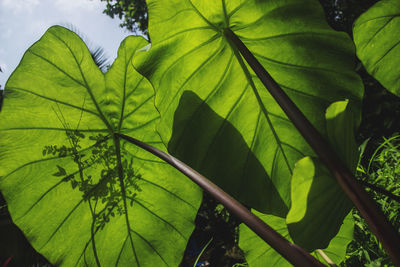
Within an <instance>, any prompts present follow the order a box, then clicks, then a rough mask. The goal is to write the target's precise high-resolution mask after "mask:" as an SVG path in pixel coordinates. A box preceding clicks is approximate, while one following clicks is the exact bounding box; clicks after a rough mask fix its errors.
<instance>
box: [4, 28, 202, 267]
mask: <svg viewBox="0 0 400 267" xmlns="http://www.w3.org/2000/svg"><path fill="white" fill-rule="evenodd" d="M146 44H147V42H146V41H145V40H144V39H143V38H139V37H137V38H135V37H128V38H127V39H125V40H124V41H123V42H122V44H121V46H120V48H119V51H118V58H117V59H116V61H115V62H114V64H113V65H112V66H111V68H110V69H109V71H108V72H107V73H106V74H103V73H102V72H101V71H100V70H99V69H98V68H97V66H96V65H95V63H94V62H93V60H92V57H91V55H90V53H89V51H88V49H87V47H86V46H85V44H84V43H83V42H82V40H81V39H80V38H79V37H78V36H77V35H76V34H74V33H72V32H71V31H69V30H67V29H65V28H62V27H59V26H55V27H52V28H50V29H49V30H48V31H47V32H46V33H45V34H44V35H43V37H42V38H41V39H40V40H39V41H38V42H36V43H35V44H34V45H33V46H32V47H30V48H29V49H28V51H27V52H26V53H25V55H24V57H23V59H22V61H21V63H20V64H19V66H18V67H17V69H16V70H15V71H14V73H13V74H12V75H11V77H10V79H9V80H8V82H7V84H6V87H5V92H6V96H5V99H4V106H3V110H2V112H1V113H0V132H1V137H0V176H1V179H0V189H1V192H2V194H3V195H4V196H5V198H6V201H7V204H8V208H9V210H10V213H11V216H12V219H13V221H14V223H15V224H17V226H18V227H19V228H21V230H22V231H23V232H24V234H25V235H26V237H27V238H28V240H29V241H30V242H31V244H32V245H33V247H34V248H35V249H36V250H37V251H39V252H40V253H41V254H43V255H44V256H45V257H46V258H48V259H49V261H50V262H51V263H53V264H55V265H60V266H177V265H178V264H179V262H180V261H181V258H182V255H183V251H184V249H185V247H186V243H187V240H188V238H189V236H190V234H191V232H192V230H193V228H194V224H193V220H194V217H195V215H196V212H197V208H198V206H199V203H200V199H201V193H200V192H199V191H200V190H198V189H197V187H196V186H195V185H194V184H193V183H192V182H190V181H189V180H188V179H186V178H185V177H183V176H182V175H180V174H179V173H178V172H177V171H175V170H174V169H173V168H172V167H170V166H169V165H167V164H165V163H164V162H161V161H160V160H159V159H157V158H155V157H154V156H152V155H150V154H148V153H147V152H145V151H142V150H140V149H138V148H137V147H135V146H133V145H131V144H128V143H125V141H123V140H119V139H118V138H117V137H115V136H114V133H116V132H121V133H124V134H127V135H130V136H132V137H135V138H137V139H140V140H142V141H144V142H147V143H149V144H152V145H154V146H156V147H158V148H160V149H164V150H165V148H164V146H163V144H162V143H161V141H160V139H159V137H158V135H157V134H156V132H155V123H156V121H157V120H158V113H157V112H156V110H155V108H154V106H153V89H152V88H151V86H150V84H149V83H148V82H147V80H146V79H144V78H143V77H142V76H141V75H139V74H138V73H137V72H136V71H135V70H134V68H133V66H132V65H131V59H132V57H133V55H134V52H135V51H136V50H138V49H139V48H141V47H143V46H145V45H146Z"/></svg>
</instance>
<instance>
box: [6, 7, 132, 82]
mask: <svg viewBox="0 0 400 267" xmlns="http://www.w3.org/2000/svg"><path fill="white" fill-rule="evenodd" d="M105 6H106V2H101V1H100V0H0V67H1V69H2V70H3V72H0V85H1V88H4V85H5V83H6V81H7V79H8V77H9V76H10V75H11V73H12V72H13V71H14V69H15V68H16V67H17V65H18V63H19V62H20V60H21V58H22V56H23V54H24V53H25V51H26V50H27V49H28V48H29V47H30V46H31V45H32V44H33V43H34V42H36V41H37V40H39V39H40V37H41V36H42V35H43V34H44V33H45V31H46V30H47V29H48V28H49V27H51V26H53V25H73V26H74V27H75V28H76V29H77V30H78V31H79V33H81V34H82V35H83V36H84V38H85V40H86V41H88V43H89V47H97V46H100V47H102V48H103V49H104V52H105V55H106V56H107V58H109V60H110V63H111V62H112V61H114V59H115V58H116V56H117V51H118V47H119V44H120V43H121V41H122V40H123V39H124V38H125V37H126V36H128V35H131V34H132V33H131V32H128V31H126V30H125V29H122V28H120V27H119V24H120V22H121V21H120V20H119V19H118V18H114V19H112V18H110V17H109V16H107V15H105V14H103V10H104V9H105Z"/></svg>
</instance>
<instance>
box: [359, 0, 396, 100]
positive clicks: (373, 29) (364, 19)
mask: <svg viewBox="0 0 400 267" xmlns="http://www.w3.org/2000/svg"><path fill="white" fill-rule="evenodd" d="M353 35H354V42H355V44H356V48H357V56H358V57H359V58H360V60H361V62H362V63H363V65H364V66H365V68H366V69H367V71H368V72H369V73H370V74H371V75H372V76H374V78H375V79H377V80H378V81H379V82H380V83H381V84H382V85H383V86H384V87H385V88H386V89H388V90H389V91H390V92H392V93H393V94H396V95H397V96H400V71H399V65H400V1H398V0H382V1H378V2H377V3H376V4H375V5H374V6H372V7H371V8H370V9H369V10H367V11H366V12H365V13H364V14H362V15H361V16H360V17H359V18H358V19H357V20H356V22H355V24H354V29H353Z"/></svg>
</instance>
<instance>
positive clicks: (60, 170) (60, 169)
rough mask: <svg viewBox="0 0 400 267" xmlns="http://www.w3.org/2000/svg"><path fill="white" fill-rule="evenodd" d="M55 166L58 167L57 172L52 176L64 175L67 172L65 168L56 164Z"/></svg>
mask: <svg viewBox="0 0 400 267" xmlns="http://www.w3.org/2000/svg"><path fill="white" fill-rule="evenodd" d="M57 168H58V172H56V173H53V176H64V175H66V174H67V173H66V172H65V169H64V168H63V167H61V166H59V165H57Z"/></svg>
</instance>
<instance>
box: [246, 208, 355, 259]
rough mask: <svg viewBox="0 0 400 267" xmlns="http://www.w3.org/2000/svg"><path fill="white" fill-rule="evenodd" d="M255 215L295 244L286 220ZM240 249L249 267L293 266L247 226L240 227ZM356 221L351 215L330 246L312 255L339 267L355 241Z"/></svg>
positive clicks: (271, 216) (347, 217)
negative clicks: (348, 247)
mask: <svg viewBox="0 0 400 267" xmlns="http://www.w3.org/2000/svg"><path fill="white" fill-rule="evenodd" d="M253 213H254V214H256V215H257V216H259V217H260V218H261V219H262V220H263V221H264V222H266V223H267V224H268V225H270V226H271V227H272V228H273V229H275V230H276V231H277V232H279V233H280V234H281V235H282V236H284V237H285V238H286V239H288V240H289V241H291V242H293V240H292V239H291V237H290V235H289V231H288V228H287V226H286V223H285V219H284V218H279V217H276V216H273V215H266V214H262V213H259V212H257V211H254V210H253ZM239 229H240V232H239V247H240V248H241V249H242V250H243V252H244V254H245V258H246V261H247V263H248V264H249V267H264V266H279V267H286V266H288V267H289V266H293V265H292V264H290V263H289V262H288V261H286V259H284V258H283V257H282V256H281V255H280V254H278V253H277V252H276V251H275V250H274V249H272V248H271V247H270V246H269V245H268V244H266V243H265V242H264V241H263V240H262V239H261V238H260V237H259V236H257V235H256V234H255V233H254V232H253V231H251V230H250V229H249V228H248V227H247V226H246V225H244V224H241V225H240V226H239ZM353 229H354V220H353V216H352V214H351V213H349V214H348V215H347V216H346V218H345V219H344V221H343V224H342V225H341V226H340V230H339V232H338V233H337V235H336V236H335V237H334V238H332V240H330V242H329V245H328V246H327V247H325V248H323V247H321V248H320V249H316V250H314V251H313V252H312V255H313V256H314V257H316V258H317V259H318V260H319V261H321V262H327V261H328V262H330V263H333V264H337V265H339V263H340V262H342V261H343V260H344V259H345V256H346V249H347V245H348V244H349V243H350V242H351V241H352V240H353Z"/></svg>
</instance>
